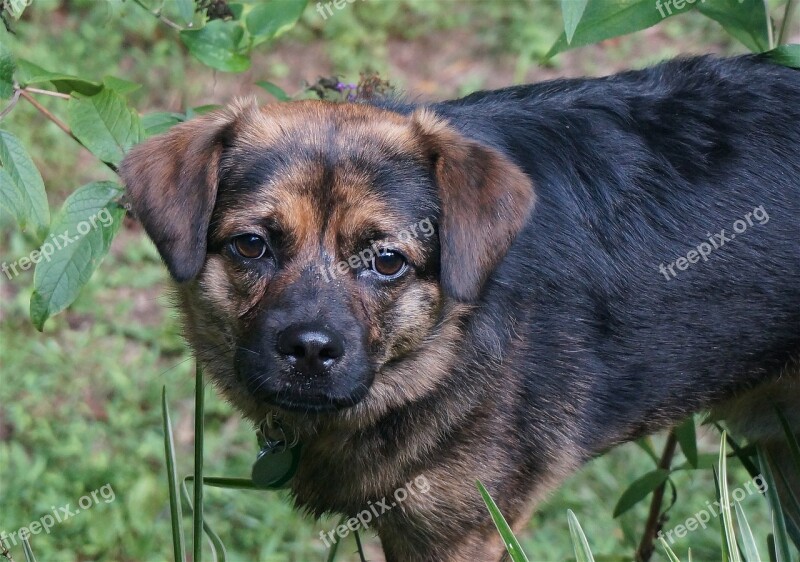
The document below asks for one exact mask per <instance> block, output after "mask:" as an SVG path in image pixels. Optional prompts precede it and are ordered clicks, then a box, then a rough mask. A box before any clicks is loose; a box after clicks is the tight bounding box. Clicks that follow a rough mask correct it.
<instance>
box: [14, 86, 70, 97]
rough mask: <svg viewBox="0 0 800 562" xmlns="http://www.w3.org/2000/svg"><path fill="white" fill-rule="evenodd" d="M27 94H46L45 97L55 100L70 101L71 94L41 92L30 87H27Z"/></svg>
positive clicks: (49, 91) (50, 91)
mask: <svg viewBox="0 0 800 562" xmlns="http://www.w3.org/2000/svg"><path fill="white" fill-rule="evenodd" d="M25 91H26V92H30V93H32V94H44V95H45V96H53V97H54V98H61V99H62V100H68V99H69V98H70V95H69V94H62V93H61V92H54V91H52V90H41V89H39V88H31V87H30V86H27V87H25Z"/></svg>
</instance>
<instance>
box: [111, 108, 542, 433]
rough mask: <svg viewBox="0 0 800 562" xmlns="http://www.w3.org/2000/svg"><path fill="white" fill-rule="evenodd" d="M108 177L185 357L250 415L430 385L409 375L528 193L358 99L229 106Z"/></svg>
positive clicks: (461, 150)
mask: <svg viewBox="0 0 800 562" xmlns="http://www.w3.org/2000/svg"><path fill="white" fill-rule="evenodd" d="M121 174H122V177H123V179H124V180H125V182H126V184H127V187H128V194H129V197H130V201H131V203H132V205H133V209H134V212H135V213H136V215H137V216H138V217H139V219H140V220H141V222H142V223H143V225H144V227H145V229H146V230H147V232H148V234H149V236H150V237H151V238H152V239H153V241H154V242H155V244H156V246H157V247H158V249H159V252H160V253H161V255H162V257H163V259H164V261H165V262H166V264H167V266H168V268H169V270H170V273H171V274H172V276H173V277H174V278H175V280H176V281H178V295H179V302H180V306H181V309H182V310H183V312H184V316H185V321H186V334H187V337H188V339H189V341H190V343H191V344H192V347H193V348H194V350H195V352H196V354H197V355H198V357H199V358H200V360H201V362H203V363H204V364H205V366H206V369H207V371H208V372H209V373H210V375H211V376H212V377H213V378H214V379H215V381H216V382H217V384H218V386H220V387H221V388H222V390H223V392H224V393H225V394H226V395H227V396H228V397H229V398H230V399H231V400H232V401H233V402H234V403H236V404H237V405H238V406H239V407H240V408H241V409H242V410H243V411H244V412H245V413H246V414H248V415H249V416H250V417H252V418H253V419H258V418H259V417H262V416H263V414H264V413H265V412H266V411H267V409H271V408H278V409H280V410H282V411H286V412H292V411H294V412H301V413H303V414H305V413H309V412H326V411H336V410H341V409H343V408H347V407H350V406H353V405H355V404H359V403H364V402H367V403H371V404H372V407H373V408H377V409H380V408H383V409H385V408H386V407H388V406H389V404H390V403H391V404H400V403H402V402H403V401H404V400H408V399H412V398H413V397H414V396H415V395H418V394H420V393H421V392H424V391H425V389H430V388H432V387H433V386H435V383H436V380H435V379H436V377H438V376H445V371H446V369H432V370H431V369H427V370H428V372H419V373H417V374H416V375H412V374H410V373H409V368H408V367H410V366H411V364H412V363H413V362H414V361H416V362H417V363H419V365H418V366H421V365H428V367H430V365H431V362H432V361H434V362H435V361H438V360H444V357H443V355H446V353H445V350H444V349H443V345H444V343H443V342H441V341H440V342H438V343H437V342H436V340H437V338H438V339H441V338H448V337H449V338H451V339H452V337H453V333H452V331H453V330H452V329H448V327H447V326H446V325H445V324H446V321H447V319H448V317H449V316H448V313H447V311H448V310H452V309H453V307H457V306H458V304H457V303H470V302H474V301H476V300H477V299H478V298H479V295H480V293H481V290H482V287H483V285H484V283H485V281H486V279H487V277H488V276H489V275H490V273H491V271H492V269H493V268H494V267H495V266H496V265H497V263H498V261H499V260H500V259H501V258H502V256H503V255H504V253H505V251H506V250H507V248H508V246H509V244H510V243H511V240H512V239H513V237H514V235H515V234H516V233H517V232H518V231H519V229H520V228H521V227H522V225H523V224H524V222H525V220H526V219H527V216H528V214H529V212H530V210H531V208H532V205H533V200H534V195H533V190H532V187H531V185H530V182H529V180H528V178H527V176H525V174H524V173H523V172H522V171H521V170H519V168H517V167H516V166H515V165H514V164H513V163H511V162H510V161H509V160H508V159H507V158H506V157H505V156H503V155H502V154H501V153H499V152H498V151H495V150H494V149H491V148H489V147H485V146H482V145H480V144H478V143H475V142H474V141H470V140H468V139H466V138H464V137H462V136H461V135H459V134H458V133H456V132H455V131H454V130H453V129H452V128H450V127H449V126H448V125H446V124H445V123H443V122H442V121H441V120H440V119H438V118H437V117H435V116H434V115H433V114H431V113H429V112H427V111H424V110H423V111H418V112H416V113H414V114H412V115H410V116H406V115H400V114H397V113H393V112H390V111H386V110H383V109H379V108H375V107H372V106H367V105H359V104H332V103H325V102H295V103H290V104H281V105H274V106H267V107H265V108H263V109H259V108H257V107H255V106H254V105H249V104H243V103H240V104H235V105H233V106H231V107H230V108H228V109H225V110H221V111H218V112H214V113H212V114H209V115H207V116H204V117H201V118H198V119H195V120H193V121H190V122H188V123H184V124H181V125H178V126H176V127H175V128H173V129H172V130H170V131H169V132H168V133H166V134H164V135H161V136H159V137H155V138H153V139H150V140H149V141H147V142H145V143H144V144H142V145H140V146H138V147H136V148H135V149H134V150H133V151H132V152H131V153H130V154H129V155H128V157H127V158H126V160H125V162H124V163H123V166H122V169H121ZM429 348H430V349H429ZM437 349H438V353H439V355H440V357H439V359H432V358H431V357H428V356H427V355H426V354H428V355H430V354H431V353H435V352H436V350H437ZM426 357H427V358H426ZM403 366H405V367H406V368H405V369H404V368H402V367H403ZM415 377H416V378H415Z"/></svg>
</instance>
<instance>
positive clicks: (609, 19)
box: [545, 0, 693, 59]
mask: <svg viewBox="0 0 800 562" xmlns="http://www.w3.org/2000/svg"><path fill="white" fill-rule="evenodd" d="M565 1H566V2H569V0H565ZM665 3H666V0H658V1H657V0H601V1H598V0H594V1H592V2H589V3H588V4H587V5H586V9H585V11H584V12H583V17H582V18H581V19H580V22H579V23H578V24H577V25H576V26H575V30H574V35H573V36H572V41H567V34H566V32H564V33H562V34H561V36H560V37H559V38H558V40H556V42H555V44H554V45H553V46H552V47H551V48H550V51H549V52H548V53H547V55H545V58H548V59H549V58H550V57H552V56H554V55H556V54H558V53H560V52H563V51H566V50H568V49H573V48H575V47H582V46H583V45H590V44H592V43H598V42H600V41H603V40H605V39H610V38H612V37H618V36H620V35H627V34H628V33H633V32H634V31H640V30H642V29H646V28H648V27H652V26H654V25H656V24H657V23H659V22H660V21H662V20H663V19H665V18H668V17H671V16H674V15H677V14H679V13H682V12H685V11H687V10H690V9H692V8H693V6H692V5H691V4H688V3H687V4H686V5H684V6H682V7H681V9H675V8H674V7H673V4H672V3H671V2H670V3H667V4H666V5H665ZM659 6H661V8H660V9H659Z"/></svg>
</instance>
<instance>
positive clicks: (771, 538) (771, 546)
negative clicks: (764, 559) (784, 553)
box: [767, 533, 778, 562]
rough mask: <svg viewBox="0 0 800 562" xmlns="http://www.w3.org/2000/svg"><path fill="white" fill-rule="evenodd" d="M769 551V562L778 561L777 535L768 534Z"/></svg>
mask: <svg viewBox="0 0 800 562" xmlns="http://www.w3.org/2000/svg"><path fill="white" fill-rule="evenodd" d="M767 552H769V562H778V555H777V551H776V549H775V535H773V534H772V533H770V534H769V535H767Z"/></svg>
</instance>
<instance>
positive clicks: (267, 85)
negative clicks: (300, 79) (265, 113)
mask: <svg viewBox="0 0 800 562" xmlns="http://www.w3.org/2000/svg"><path fill="white" fill-rule="evenodd" d="M256 86H258V87H260V88H264V89H265V90H266V91H267V92H269V93H270V94H272V95H273V96H274V97H275V99H277V100H278V101H290V100H291V99H292V98H290V97H289V94H287V93H286V92H284V91H283V90H282V89H281V88H279V87H278V86H276V85H275V84H273V83H272V82H267V81H265V80H262V81H260V82H256Z"/></svg>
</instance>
